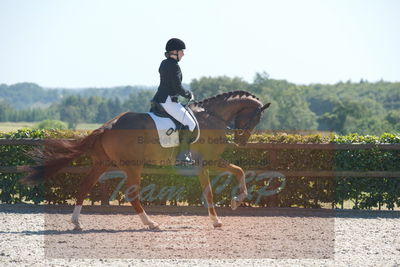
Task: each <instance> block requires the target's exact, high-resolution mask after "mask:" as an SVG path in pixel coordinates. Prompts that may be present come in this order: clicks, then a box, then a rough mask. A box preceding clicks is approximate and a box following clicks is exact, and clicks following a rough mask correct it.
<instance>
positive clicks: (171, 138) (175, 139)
mask: <svg viewBox="0 0 400 267" xmlns="http://www.w3.org/2000/svg"><path fill="white" fill-rule="evenodd" d="M147 114H149V115H150V117H151V118H152V119H153V121H154V123H155V124H156V127H157V132H158V137H159V139H160V145H161V146H162V147H177V146H179V132H178V130H177V129H176V126H175V123H174V122H173V121H172V120H171V119H170V118H163V117H159V116H156V115H154V113H153V112H147ZM193 117H194V116H193ZM194 119H195V120H196V118H195V117H194ZM196 125H197V127H198V125H199V124H198V122H197V120H196ZM199 137H200V130H198V131H197V138H196V140H194V141H193V142H192V144H193V143H195V142H197V140H198V139H199Z"/></svg>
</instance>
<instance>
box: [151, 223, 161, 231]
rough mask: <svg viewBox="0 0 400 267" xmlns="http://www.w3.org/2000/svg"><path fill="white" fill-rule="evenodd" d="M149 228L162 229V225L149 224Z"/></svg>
mask: <svg viewBox="0 0 400 267" xmlns="http://www.w3.org/2000/svg"><path fill="white" fill-rule="evenodd" d="M149 229H150V230H153V231H160V230H161V229H160V225H159V224H158V223H152V224H149Z"/></svg>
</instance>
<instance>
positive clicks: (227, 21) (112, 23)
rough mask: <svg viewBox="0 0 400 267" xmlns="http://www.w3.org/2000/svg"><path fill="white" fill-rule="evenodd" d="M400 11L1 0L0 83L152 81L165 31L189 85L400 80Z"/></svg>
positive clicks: (364, 4) (365, 6)
mask: <svg viewBox="0 0 400 267" xmlns="http://www.w3.org/2000/svg"><path fill="white" fill-rule="evenodd" d="M399 14H400V1H396V0H380V1H378V0H334V1H333V0H323V1H322V0H248V1H247V0H246V1H244V0H241V1H237V0H202V1H183V0H169V1H165V0H146V1H136V0H35V1H29V0H0V38H1V39H0V40H1V41H0V83H6V84H13V83H17V82H34V83H37V84H39V85H41V86H45V87H66V88H81V87H109V86H119V85H157V84H158V82H159V76H158V67H159V64H160V62H161V60H163V58H164V57H163V52H164V47H165V43H166V41H167V40H168V39H169V38H171V37H178V38H181V39H183V40H184V41H185V42H186V45H187V50H186V55H185V57H184V58H183V60H182V62H181V63H180V65H181V68H182V71H183V76H184V82H185V83H190V81H191V80H192V79H198V78H201V77H204V76H207V77H209V76H211V77H216V76H221V75H227V76H230V77H240V78H243V79H244V80H246V81H249V82H251V81H252V80H253V78H254V75H255V74H256V72H264V71H265V72H267V73H268V74H269V75H270V77H271V78H274V79H286V80H288V81H290V82H294V83H298V84H310V83H337V82H339V81H347V80H352V81H359V80H360V79H366V80H368V81H377V80H380V79H384V80H386V81H400V49H399V47H400V34H399V33H400V16H399Z"/></svg>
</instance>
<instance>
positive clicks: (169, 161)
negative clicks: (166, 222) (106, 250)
mask: <svg viewBox="0 0 400 267" xmlns="http://www.w3.org/2000/svg"><path fill="white" fill-rule="evenodd" d="M269 105H270V103H267V104H265V105H263V104H262V102H261V101H260V99H259V98H257V97H256V96H255V95H253V94H251V93H249V92H246V91H233V92H228V93H222V94H218V95H216V96H213V97H210V98H207V99H204V100H202V101H197V102H193V103H191V104H188V105H187V107H188V108H190V109H191V110H192V111H193V113H194V114H195V116H196V118H197V121H198V123H199V128H200V137H201V140H203V142H196V143H194V144H192V145H191V151H192V152H193V153H194V154H195V155H197V156H196V161H198V162H200V163H204V162H207V163H210V162H213V163H215V164H197V166H198V168H197V175H198V178H199V180H200V185H201V187H202V194H203V197H204V200H205V202H206V203H205V206H206V208H208V214H209V217H210V219H211V221H212V225H213V226H214V227H216V228H217V227H221V226H222V222H221V220H220V219H219V218H218V216H217V212H216V210H215V207H214V205H213V194H212V189H211V185H210V179H209V173H210V170H211V171H221V172H230V173H232V174H233V175H234V176H235V178H236V180H237V182H238V183H239V193H238V195H237V196H235V197H233V198H232V200H231V208H232V209H236V208H237V207H238V206H239V205H240V204H241V203H242V201H243V200H244V199H245V198H246V197H247V195H248V193H247V188H246V183H245V175H244V171H243V169H242V168H241V167H239V166H236V165H234V164H231V163H229V162H227V161H225V160H224V159H222V158H221V154H222V153H223V152H224V150H225V148H226V146H227V144H228V143H227V142H215V141H213V142H207V140H226V131H227V129H229V126H231V128H230V130H231V131H232V133H233V142H234V143H235V144H236V145H238V146H244V145H246V143H247V141H248V139H249V137H250V135H251V133H252V131H253V130H254V128H255V127H256V125H257V124H258V123H259V122H260V119H261V116H262V113H263V112H264V110H265V109H267V108H268V107H269ZM232 126H233V127H232ZM157 138H158V133H157V130H156V129H155V123H154V121H153V120H152V119H151V118H150V115H149V114H147V113H136V112H125V113H121V114H120V115H118V116H116V117H115V118H113V119H111V120H110V121H108V122H106V123H105V124H103V125H102V126H101V127H99V128H98V129H96V130H94V131H93V132H92V133H91V134H89V135H87V136H86V137H84V138H81V140H78V141H74V140H65V139H52V140H48V142H46V146H45V148H43V149H42V150H41V159H42V161H41V163H40V164H38V165H36V166H34V167H32V168H31V169H30V170H29V172H28V174H27V175H26V176H25V177H23V178H21V179H20V182H21V183H23V184H26V185H35V184H38V183H40V182H43V181H44V180H45V179H47V177H51V176H54V175H55V174H57V173H58V172H59V171H61V170H62V169H63V168H64V167H67V166H68V165H69V164H70V162H71V161H73V160H74V159H77V158H79V157H80V156H81V155H83V154H87V155H89V156H90V159H91V162H92V167H91V169H90V171H89V173H88V175H87V176H86V178H85V179H84V180H83V181H82V182H81V184H80V185H79V188H78V193H77V195H76V203H75V207H74V211H73V214H72V219H71V221H72V223H73V224H74V226H75V228H74V229H75V230H82V228H81V225H80V222H79V215H80V212H81V208H82V204H83V200H84V199H85V197H86V196H87V195H88V193H89V192H90V190H91V188H92V187H93V186H94V185H95V183H96V182H97V181H98V180H99V177H100V176H102V175H103V174H104V173H105V172H107V170H109V169H110V168H111V167H110V164H102V163H104V162H113V164H115V165H116V167H117V168H118V169H119V170H121V171H123V172H124V173H126V176H127V179H126V185H125V186H126V187H127V188H128V189H129V190H127V191H125V197H126V198H128V197H129V200H130V201H129V202H130V203H131V205H132V206H133V209H134V210H135V212H136V214H138V216H139V217H140V219H141V221H142V223H143V224H144V225H145V227H148V228H149V229H159V224H158V223H157V222H155V221H153V220H152V219H151V218H150V217H149V216H148V215H147V214H146V212H145V210H144V209H143V207H142V205H141V203H140V196H139V188H140V182H141V172H142V170H143V167H144V165H145V163H148V162H151V164H153V165H175V158H176V154H177V151H176V149H174V148H164V147H161V145H160V143H157V142H150V141H149V142H146V141H143V140H157ZM139 140H140V141H139ZM204 141H205V142H204ZM126 162H129V163H130V164H126ZM114 167H115V166H114Z"/></svg>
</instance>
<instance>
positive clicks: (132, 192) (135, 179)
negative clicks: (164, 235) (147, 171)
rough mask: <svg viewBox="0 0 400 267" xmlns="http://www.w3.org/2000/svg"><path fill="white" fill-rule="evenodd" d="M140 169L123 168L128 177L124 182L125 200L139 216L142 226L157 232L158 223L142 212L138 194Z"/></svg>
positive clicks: (139, 167)
mask: <svg viewBox="0 0 400 267" xmlns="http://www.w3.org/2000/svg"><path fill="white" fill-rule="evenodd" d="M142 169H143V166H135V168H134V167H129V168H123V170H124V171H126V173H127V175H128V177H127V182H126V190H125V198H126V200H127V201H129V202H130V203H131V204H132V206H133V208H134V209H135V211H136V213H137V215H139V218H140V220H141V221H142V223H143V224H144V225H146V226H148V227H149V229H151V230H158V229H159V225H158V223H156V222H154V221H153V220H152V219H150V218H149V216H148V215H147V214H146V212H145V211H144V209H143V207H142V204H141V203H140V196H139V192H140V180H141V172H142Z"/></svg>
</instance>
